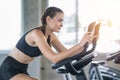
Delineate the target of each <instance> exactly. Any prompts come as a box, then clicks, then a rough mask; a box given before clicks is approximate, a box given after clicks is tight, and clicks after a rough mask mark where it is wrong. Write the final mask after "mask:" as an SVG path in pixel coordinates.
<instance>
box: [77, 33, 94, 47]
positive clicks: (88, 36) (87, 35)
mask: <svg viewBox="0 0 120 80" xmlns="http://www.w3.org/2000/svg"><path fill="white" fill-rule="evenodd" d="M92 40H93V36H92V35H91V32H87V33H85V34H84V36H83V38H82V39H81V41H80V43H79V45H80V46H81V47H83V46H84V45H85V44H86V43H87V42H88V43H92Z"/></svg>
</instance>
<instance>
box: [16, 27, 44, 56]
mask: <svg viewBox="0 0 120 80" xmlns="http://www.w3.org/2000/svg"><path fill="white" fill-rule="evenodd" d="M34 29H39V28H34ZM34 29H32V30H34ZM32 30H30V31H32ZM30 31H28V32H27V33H29V32H30ZM27 33H26V34H24V35H23V37H22V38H21V39H20V40H19V41H18V43H17V44H16V48H17V49H19V50H20V51H22V52H23V53H24V54H26V55H28V56H30V57H37V56H39V55H42V53H41V51H40V50H39V48H38V47H32V46H30V45H28V44H27V43H26V41H25V36H26V35H27Z"/></svg>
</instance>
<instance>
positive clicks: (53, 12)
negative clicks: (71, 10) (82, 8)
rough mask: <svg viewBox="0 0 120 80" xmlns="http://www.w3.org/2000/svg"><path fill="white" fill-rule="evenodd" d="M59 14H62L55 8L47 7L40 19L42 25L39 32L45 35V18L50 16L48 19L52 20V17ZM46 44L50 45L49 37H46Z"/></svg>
mask: <svg viewBox="0 0 120 80" xmlns="http://www.w3.org/2000/svg"><path fill="white" fill-rule="evenodd" d="M60 12H61V13H63V11H62V10H61V9H60V8H57V7H48V8H47V9H46V10H45V12H44V13H43V15H42V17H41V23H42V27H41V30H42V32H43V34H45V31H46V27H45V26H46V25H47V22H46V17H47V16H50V18H54V16H55V15H56V14H57V13H60ZM47 42H48V44H49V45H50V35H49V36H48V39H47Z"/></svg>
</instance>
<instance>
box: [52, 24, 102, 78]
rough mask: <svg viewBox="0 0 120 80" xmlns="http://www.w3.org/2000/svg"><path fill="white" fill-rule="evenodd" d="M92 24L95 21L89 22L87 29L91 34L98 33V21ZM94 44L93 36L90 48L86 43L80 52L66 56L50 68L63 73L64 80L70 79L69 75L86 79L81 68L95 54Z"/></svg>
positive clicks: (95, 41) (95, 42)
mask: <svg viewBox="0 0 120 80" xmlns="http://www.w3.org/2000/svg"><path fill="white" fill-rule="evenodd" d="M94 25H95V23H92V24H90V25H89V27H88V31H89V32H93V33H94V34H93V35H97V34H99V28H100V23H99V24H97V25H96V26H94ZM96 45H97V39H96V38H94V40H93V42H92V48H91V49H89V50H88V47H89V45H88V43H86V44H85V45H84V49H83V51H82V52H81V53H79V54H77V55H75V56H73V57H70V58H66V59H64V60H62V61H60V62H58V63H56V64H52V65H51V67H52V69H53V70H56V71H57V73H59V74H63V75H64V80H72V78H71V75H74V76H75V77H76V80H87V78H86V75H85V73H84V70H83V68H84V67H85V66H86V65H88V64H89V63H90V62H91V61H92V60H93V58H95V57H96V56H97V55H96V53H95V52H94V50H95V48H96Z"/></svg>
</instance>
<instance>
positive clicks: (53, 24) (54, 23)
mask: <svg viewBox="0 0 120 80" xmlns="http://www.w3.org/2000/svg"><path fill="white" fill-rule="evenodd" d="M63 17H64V14H63V13H62V12H61V13H57V14H56V15H55V16H54V17H53V18H50V17H49V18H48V20H47V25H48V27H49V28H50V29H51V30H52V31H54V32H59V31H60V29H61V27H62V26H63Z"/></svg>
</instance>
